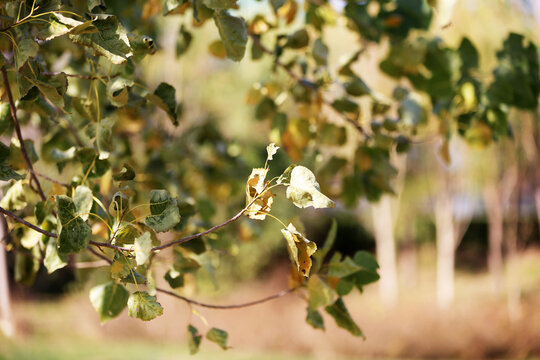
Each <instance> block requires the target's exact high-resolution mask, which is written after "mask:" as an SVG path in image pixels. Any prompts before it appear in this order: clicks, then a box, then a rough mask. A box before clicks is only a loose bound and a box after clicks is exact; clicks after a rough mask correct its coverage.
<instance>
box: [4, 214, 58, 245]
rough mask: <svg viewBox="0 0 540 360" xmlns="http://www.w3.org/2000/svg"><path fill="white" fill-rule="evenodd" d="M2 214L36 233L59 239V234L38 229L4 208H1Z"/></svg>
mask: <svg viewBox="0 0 540 360" xmlns="http://www.w3.org/2000/svg"><path fill="white" fill-rule="evenodd" d="M0 213H2V214H4V215H7V216H9V217H10V218H12V219H13V220H15V221H17V222H19V223H21V224H23V225H25V226H27V227H29V228H30V229H32V230H35V231H37V232H39V233H42V234H43V235H46V236H49V237H54V238H56V237H58V235H57V234H54V233H52V232H48V231H47V230H43V229H42V228H40V227H37V226H36V225H34V224H31V223H29V222H28V221H26V220H24V219H21V218H20V217H18V216H17V215H15V214H14V213H12V212H11V211H8V210H6V209H4V208H3V207H0Z"/></svg>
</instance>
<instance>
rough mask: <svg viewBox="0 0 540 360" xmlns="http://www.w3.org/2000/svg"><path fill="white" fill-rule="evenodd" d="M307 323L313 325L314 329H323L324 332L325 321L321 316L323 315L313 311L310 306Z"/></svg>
mask: <svg viewBox="0 0 540 360" xmlns="http://www.w3.org/2000/svg"><path fill="white" fill-rule="evenodd" d="M306 322H307V323H308V324H309V325H311V326H312V327H313V328H314V329H322V330H324V320H323V317H322V316H321V313H320V312H318V311H317V310H314V309H312V308H311V307H309V306H308V308H307V316H306Z"/></svg>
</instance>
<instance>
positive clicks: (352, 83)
mask: <svg viewBox="0 0 540 360" xmlns="http://www.w3.org/2000/svg"><path fill="white" fill-rule="evenodd" d="M343 86H344V88H345V91H346V92H347V94H349V95H352V96H364V95H371V94H372V91H371V89H370V88H369V86H368V85H367V84H366V83H365V82H364V81H363V80H362V79H360V78H359V77H358V76H355V77H353V78H352V79H351V80H349V81H348V82H346V83H345V84H343Z"/></svg>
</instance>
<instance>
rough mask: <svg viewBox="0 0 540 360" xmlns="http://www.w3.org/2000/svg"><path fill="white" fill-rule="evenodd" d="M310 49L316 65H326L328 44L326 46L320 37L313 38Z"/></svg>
mask: <svg viewBox="0 0 540 360" xmlns="http://www.w3.org/2000/svg"><path fill="white" fill-rule="evenodd" d="M311 51H312V54H313V59H315V62H316V63H317V65H320V66H326V65H328V46H326V45H325V44H324V43H323V42H322V40H321V39H317V40H315V42H314V43H313V49H312V50H311Z"/></svg>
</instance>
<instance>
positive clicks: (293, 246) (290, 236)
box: [281, 224, 317, 277]
mask: <svg viewBox="0 0 540 360" xmlns="http://www.w3.org/2000/svg"><path fill="white" fill-rule="evenodd" d="M281 233H282V234H283V236H284V237H285V240H287V248H288V250H289V254H290V255H291V257H292V258H293V261H294V262H295V263H296V267H297V269H298V270H299V271H300V272H301V273H302V275H304V276H306V277H308V276H309V270H310V269H311V258H310V256H311V255H313V254H314V253H315V251H317V245H316V244H315V243H314V242H312V241H309V240H308V239H306V238H305V237H304V235H302V234H301V233H299V232H298V231H297V230H296V228H295V227H294V225H293V224H289V226H287V229H281Z"/></svg>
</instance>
